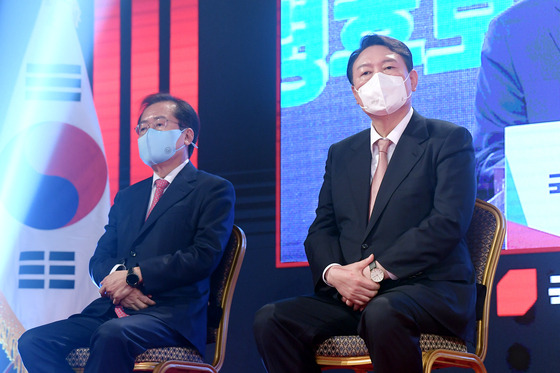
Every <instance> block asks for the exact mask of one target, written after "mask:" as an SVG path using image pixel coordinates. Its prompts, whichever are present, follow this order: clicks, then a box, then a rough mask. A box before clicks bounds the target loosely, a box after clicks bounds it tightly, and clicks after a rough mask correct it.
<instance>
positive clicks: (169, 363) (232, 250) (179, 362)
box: [66, 225, 247, 373]
mask: <svg viewBox="0 0 560 373" xmlns="http://www.w3.org/2000/svg"><path fill="white" fill-rule="evenodd" d="M246 247H247V239H246V237H245V233H244V232H243V230H242V229H241V228H239V227H238V226H236V225H234V226H233V230H232V232H231V237H230V239H229V242H228V244H227V246H226V248H225V250H224V254H223V257H222V260H221V262H220V264H219V265H218V267H217V268H216V270H215V271H214V273H213V274H212V278H211V283H210V298H209V303H208V304H209V306H208V336H207V343H208V344H211V343H214V344H215V347H214V359H213V362H212V364H207V363H205V362H204V361H203V359H202V356H200V354H199V353H198V352H197V351H196V350H195V349H192V348H186V347H164V348H153V349H149V350H147V351H145V352H144V353H142V354H141V355H139V356H138V357H137V358H136V363H135V364H134V371H135V372H154V373H163V372H207V373H217V372H218V371H219V370H220V369H221V367H222V365H223V363H224V357H225V351H226V339H227V331H228V323H229V313H230V310H231V302H232V298H233V293H234V290H235V285H236V283H237V278H238V276H239V271H240V270H241V264H242V263H243V257H244V256H245V248H246ZM88 358H89V349H88V348H79V349H76V350H74V351H72V352H71V353H70V354H69V355H68V357H67V358H66V360H67V361H68V363H69V364H70V366H71V367H72V368H73V369H74V370H75V371H76V372H82V371H83V369H84V367H85V365H86V362H87V359H88Z"/></svg>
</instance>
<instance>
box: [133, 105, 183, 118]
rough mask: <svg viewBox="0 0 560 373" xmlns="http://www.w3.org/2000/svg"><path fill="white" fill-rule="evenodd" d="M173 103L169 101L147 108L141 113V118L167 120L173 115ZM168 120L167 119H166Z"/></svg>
mask: <svg viewBox="0 0 560 373" xmlns="http://www.w3.org/2000/svg"><path fill="white" fill-rule="evenodd" d="M174 109H175V103H174V102H171V101H160V102H156V103H153V104H151V105H149V106H147V107H146V108H145V109H144V111H143V112H142V115H141V118H142V120H144V119H147V118H149V119H155V118H159V117H163V118H168V117H169V116H171V115H173V110H174ZM168 119H169V118H168Z"/></svg>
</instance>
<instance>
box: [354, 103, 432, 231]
mask: <svg viewBox="0 0 560 373" xmlns="http://www.w3.org/2000/svg"><path fill="white" fill-rule="evenodd" d="M427 139H428V130H427V128H426V123H425V118H423V117H422V116H421V115H420V114H417V113H416V111H414V114H413V115H412V118H411V119H410V123H408V125H407V127H406V129H405V131H404V132H403V134H402V136H401V138H400V139H399V142H398V144H397V146H396V148H395V151H394V152H393V156H392V157H391V161H390V162H389V166H388V167H387V171H386V173H385V176H384V177H383V181H382V182H381V186H380V188H379V192H378V194H377V198H376V200H375V206H374V208H373V212H372V214H371V219H370V220H369V223H368V225H367V229H366V237H367V235H368V234H369V232H370V231H371V229H372V228H373V226H374V225H375V223H376V222H377V220H378V219H379V217H380V216H381V212H382V211H383V210H384V209H385V207H386V206H387V203H388V202H389V200H390V199H391V196H392V195H393V193H394V192H395V190H396V189H397V187H398V186H399V184H400V183H402V181H403V180H404V179H405V178H406V177H407V175H408V174H409V173H410V171H411V170H412V168H413V167H414V165H415V164H416V163H417V162H418V161H419V160H420V158H421V157H422V154H424V151H425V148H426V142H425V141H426V140H427ZM364 239H365V237H364Z"/></svg>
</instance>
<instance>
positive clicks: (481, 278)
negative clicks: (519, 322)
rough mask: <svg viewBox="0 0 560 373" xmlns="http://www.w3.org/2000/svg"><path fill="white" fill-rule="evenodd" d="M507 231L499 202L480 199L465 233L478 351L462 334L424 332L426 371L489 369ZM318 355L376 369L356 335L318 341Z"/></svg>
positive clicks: (324, 364)
mask: <svg viewBox="0 0 560 373" xmlns="http://www.w3.org/2000/svg"><path fill="white" fill-rule="evenodd" d="M505 234H506V227H505V220H504V216H503V214H502V212H501V211H500V210H499V209H498V208H497V207H496V206H494V205H492V204H490V203H488V202H484V201H482V200H480V199H477V200H476V202H475V208H474V212H473V218H472V221H471V224H470V226H469V230H468V232H467V236H466V239H467V244H468V247H469V251H470V254H471V260H472V262H473V265H474V267H475V271H476V282H477V290H478V294H477V298H478V299H477V322H476V338H477V339H476V348H475V352H474V353H470V352H467V345H466V344H465V342H464V341H463V340H461V339H460V338H456V337H447V336H439V335H433V334H422V335H421V336H420V348H421V349H422V364H423V370H424V373H428V372H431V371H432V369H439V368H446V367H460V368H470V369H473V370H474V371H475V372H477V373H486V368H485V367H484V363H483V361H484V358H485V357H486V352H487V344H488V320H489V317H490V296H491V292H492V284H493V282H494V275H495V274H496V267H497V266H498V259H499V257H500V251H501V250H502V245H503V242H504V238H505ZM315 357H316V361H317V364H319V366H321V368H322V369H323V370H327V369H350V370H353V371H354V372H356V373H366V372H368V371H373V370H374V369H373V366H372V363H371V360H370V358H369V352H368V349H367V347H366V345H365V342H364V340H363V339H362V338H360V337H359V336H357V335H353V336H335V337H331V338H329V339H327V340H326V341H325V342H323V343H322V344H320V345H319V347H318V348H317V351H316V356H315Z"/></svg>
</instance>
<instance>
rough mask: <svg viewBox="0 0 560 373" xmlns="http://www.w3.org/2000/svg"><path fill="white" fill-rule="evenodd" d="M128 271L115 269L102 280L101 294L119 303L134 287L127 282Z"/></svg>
mask: <svg viewBox="0 0 560 373" xmlns="http://www.w3.org/2000/svg"><path fill="white" fill-rule="evenodd" d="M126 276H127V272H126V271H115V272H113V273H111V274H109V275H107V276H106V277H105V278H104V279H103V281H101V288H99V294H101V296H102V297H108V298H110V299H111V300H112V301H113V303H114V304H119V303H120V302H121V300H123V299H124V298H126V297H127V296H128V295H129V294H130V293H131V292H132V290H134V288H133V287H132V286H129V285H128V284H127V283H126Z"/></svg>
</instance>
